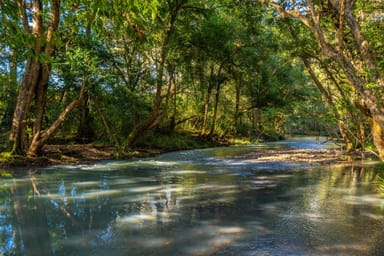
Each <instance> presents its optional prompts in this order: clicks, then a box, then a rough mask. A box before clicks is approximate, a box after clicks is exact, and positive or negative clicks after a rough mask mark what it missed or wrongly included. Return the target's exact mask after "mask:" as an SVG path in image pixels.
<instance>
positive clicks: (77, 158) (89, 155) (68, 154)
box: [37, 144, 166, 164]
mask: <svg viewBox="0 0 384 256" xmlns="http://www.w3.org/2000/svg"><path fill="white" fill-rule="evenodd" d="M163 152H166V150H164V149H149V148H136V149H134V150H132V151H131V152H130V153H129V154H127V155H125V156H124V158H131V157H146V156H151V155H156V154H160V153H163ZM115 153H116V152H115V150H114V147H112V146H94V145H92V144H71V145H45V146H44V148H43V157H42V160H40V161H42V162H44V161H45V162H46V163H47V164H90V163H94V162H97V161H101V160H112V159H116V156H115ZM37 162H39V160H38V161H37Z"/></svg>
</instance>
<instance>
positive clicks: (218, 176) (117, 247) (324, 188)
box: [0, 139, 384, 256]
mask: <svg viewBox="0 0 384 256" xmlns="http://www.w3.org/2000/svg"><path fill="white" fill-rule="evenodd" d="M292 146H293V147H299V148H303V147H311V148H322V147H323V146H322V145H319V144H316V143H315V142H312V141H308V140H302V139H300V140H290V141H285V142H280V143H270V144H263V145H248V146H234V147H225V148H211V149H203V150H192V151H181V152H173V153H167V154H163V155H159V156H157V157H153V158H145V159H132V160H129V161H110V162H100V163H98V164H95V165H83V166H52V167H48V168H38V169H31V170H28V173H29V174H28V175H25V174H20V175H18V176H17V177H2V178H0V255H50V254H53V255H109V256H112V255H240V256H241V255H381V254H382V252H383V251H384V197H382V196H380V194H378V193H377V192H376V188H375V184H374V181H375V180H376V178H377V176H378V175H382V173H383V170H384V167H383V166H382V165H381V164H378V163H373V162H366V163H354V164H351V165H350V166H336V165H329V166H318V167H313V166H312V167H310V168H304V167H300V168H292V166H291V165H286V164H285V163H280V164H277V165H276V164H275V165H273V166H271V168H269V167H268V166H269V165H268V163H262V164H260V163H258V164H256V163H255V164H252V163H248V162H247V163H245V162H244V161H243V160H241V158H236V157H234V156H240V155H242V154H246V153H249V152H252V151H258V150H264V149H266V148H271V147H272V148H273V147H292ZM20 173H22V172H20Z"/></svg>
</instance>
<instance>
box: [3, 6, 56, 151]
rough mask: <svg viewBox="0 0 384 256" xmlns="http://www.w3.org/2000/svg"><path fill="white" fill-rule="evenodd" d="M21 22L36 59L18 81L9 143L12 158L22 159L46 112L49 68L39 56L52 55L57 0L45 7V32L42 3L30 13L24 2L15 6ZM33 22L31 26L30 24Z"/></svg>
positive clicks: (29, 62)
mask: <svg viewBox="0 0 384 256" xmlns="http://www.w3.org/2000/svg"><path fill="white" fill-rule="evenodd" d="M18 7H19V8H20V10H19V11H20V13H21V17H22V19H23V24H24V29H25V30H26V31H25V32H26V33H30V34H31V35H32V36H33V38H34V47H33V49H30V50H32V51H33V52H34V53H35V56H33V57H31V58H30V59H29V60H28V61H27V64H26V67H25V71H24V75H23V79H22V81H21V85H20V90H19V95H18V97H17V103H16V107H15V112H14V115H13V120H12V128H11V134H10V137H9V141H10V142H11V143H12V144H13V146H12V152H13V153H14V154H21V155H25V154H26V152H27V151H28V148H29V146H30V145H29V142H30V136H32V137H33V138H35V137H36V136H37V135H39V134H40V133H41V129H42V120H43V116H44V112H45V105H46V100H47V99H46V97H47V86H48V80H49V76H50V72H51V64H50V63H45V62H43V61H42V60H41V59H40V57H41V55H42V54H44V55H46V56H48V57H51V56H53V54H54V51H55V46H54V38H53V37H54V34H55V32H56V31H57V29H58V26H59V19H60V0H51V1H50V3H49V4H47V6H46V7H47V8H48V7H49V8H50V21H49V24H48V25H47V29H45V25H44V19H43V15H45V14H44V3H43V2H42V1H41V0H34V1H33V2H32V12H30V11H29V10H28V8H29V7H28V6H27V5H26V4H25V2H24V1H20V2H19V4H18ZM29 19H30V20H32V24H31V26H30V25H29V24H30V20H29ZM28 126H31V127H30V128H32V134H29V133H28V129H27V128H28Z"/></svg>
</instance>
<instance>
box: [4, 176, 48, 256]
mask: <svg viewBox="0 0 384 256" xmlns="http://www.w3.org/2000/svg"><path fill="white" fill-rule="evenodd" d="M10 192H11V197H12V201H13V211H14V226H13V232H14V234H15V238H16V239H15V243H14V245H15V246H14V248H15V253H16V254H21V255H39V256H40V255H51V254H52V249H51V242H50V241H51V240H50V235H49V230H48V222H47V215H46V213H45V208H44V206H43V205H42V204H43V201H42V200H41V198H40V197H39V192H38V188H37V183H36V180H35V178H34V177H33V175H30V176H29V179H25V180H23V181H17V182H16V181H15V180H14V182H13V184H12V187H11V189H10Z"/></svg>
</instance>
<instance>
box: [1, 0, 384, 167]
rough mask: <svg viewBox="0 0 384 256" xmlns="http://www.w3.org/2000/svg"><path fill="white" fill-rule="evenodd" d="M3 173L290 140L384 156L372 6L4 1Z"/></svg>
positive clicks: (381, 15) (379, 23) (303, 1)
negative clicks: (80, 157) (86, 156)
mask: <svg viewBox="0 0 384 256" xmlns="http://www.w3.org/2000/svg"><path fill="white" fill-rule="evenodd" d="M0 24H1V25H0V34H1V36H0V55H1V58H0V121H1V123H0V132H1V133H0V136H1V137H0V142H1V145H0V150H1V151H2V153H1V158H2V161H3V162H7V161H14V159H15V157H21V158H23V159H24V157H27V158H30V159H31V158H36V157H40V156H42V155H46V154H47V153H49V150H50V149H52V148H49V145H51V144H65V145H74V144H91V145H94V146H99V147H110V148H112V149H113V155H114V157H116V158H121V157H125V156H127V155H129V154H130V153H131V152H132V151H133V150H134V149H135V148H138V147H141V148H142V147H145V148H162V149H167V150H174V149H185V148H195V147H201V146H208V145H214V144H215V143H241V142H244V141H246V142H258V141H260V140H271V139H273V140H275V139H281V138H284V137H286V136H288V135H294V134H310V135H316V136H319V135H324V136H328V137H334V138H341V139H342V140H343V141H344V143H345V150H346V151H348V152H352V151H359V152H366V151H367V150H368V151H370V152H372V153H374V154H375V155H376V156H378V157H379V158H381V159H383V158H384V97H383V93H384V91H383V88H384V82H383V68H384V61H383V54H384V53H383V51H384V46H383V42H384V33H383V31H384V4H383V3H382V1H379V0H371V1H362V0H319V1H315V0H289V1H288V0H287V1H254V0H212V1H202V0H147V1H140V0H111V1H102V0H68V1H60V0H16V1H15V0H0Z"/></svg>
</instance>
